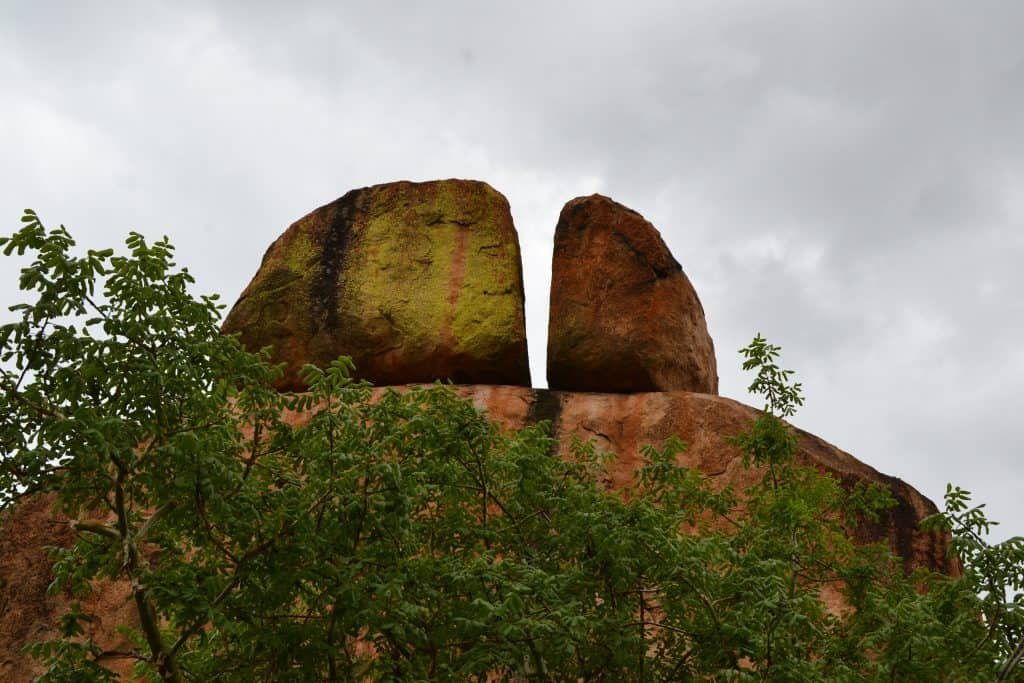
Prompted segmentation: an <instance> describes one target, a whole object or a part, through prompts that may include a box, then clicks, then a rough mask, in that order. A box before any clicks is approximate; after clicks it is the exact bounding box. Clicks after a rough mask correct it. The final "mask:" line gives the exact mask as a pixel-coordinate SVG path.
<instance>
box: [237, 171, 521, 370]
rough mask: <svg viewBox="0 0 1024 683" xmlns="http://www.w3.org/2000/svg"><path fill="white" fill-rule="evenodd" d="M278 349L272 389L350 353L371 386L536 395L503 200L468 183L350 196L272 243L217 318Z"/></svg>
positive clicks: (257, 343) (391, 187)
mask: <svg viewBox="0 0 1024 683" xmlns="http://www.w3.org/2000/svg"><path fill="white" fill-rule="evenodd" d="M223 330H224V332H225V333H228V334H230V333H236V332H237V333H239V334H240V338H241V341H242V343H243V344H244V345H245V346H246V347H247V348H249V349H250V350H256V349H260V348H262V347H264V346H268V345H269V346H273V356H272V358H273V360H274V361H275V362H278V363H281V362H283V363H285V364H286V366H285V373H284V376H283V378H282V379H281V381H280V382H279V388H281V389H286V390H302V389H304V388H305V386H304V384H303V383H302V381H301V380H300V379H299V369H300V368H301V367H302V366H303V365H304V364H305V363H313V364H315V365H319V366H325V365H326V364H328V363H329V362H330V361H331V360H333V359H335V358H337V357H338V356H339V355H348V356H351V357H352V359H353V361H355V365H356V376H357V377H360V378H365V379H368V380H370V381H371V382H373V383H374V384H378V385H384V384H408V383H415V382H432V381H434V380H451V381H453V382H455V383H458V384H513V385H521V386H529V385H530V369H529V361H528V358H527V349H526V325H525V316H524V311H523V276H522V264H521V260H520V255H519V240H518V237H517V235H516V230H515V227H514V226H513V223H512V215H511V213H510V212H509V206H508V201H507V200H506V199H505V197H504V196H502V195H501V194H500V193H499V192H497V191H496V190H495V189H494V188H492V187H491V186H490V185H488V184H486V183H482V182H478V181H472V180H439V181H434V182H427V183H411V182H404V181H403V182H396V183H389V184H385V185H376V186H373V187H367V188H363V189H359V190H353V191H351V192H349V193H348V194H346V195H345V196H344V197H342V198H340V199H338V200H336V201H334V202H331V203H330V204H327V205H326V206H322V207H320V208H319V209H317V210H315V211H313V212H312V213H310V214H309V215H308V216H305V217H304V218H301V219H299V220H298V221H296V222H295V223H294V224H293V225H292V226H291V227H289V228H288V230H287V231H285V233H284V234H283V235H281V237H279V238H278V239H277V241H276V242H274V243H273V244H272V245H271V246H270V249H269V250H268V251H267V253H266V255H265V256H264V257H263V263H262V265H261V266H260V269H259V271H258V272H257V273H256V276H255V277H254V278H253V279H252V282H250V283H249V286H248V287H247V288H246V289H245V291H244V292H242V295H241V297H240V298H239V300H238V302H237V303H236V304H235V306H234V308H233V309H232V310H231V312H230V313H229V314H228V317H227V319H226V320H225V322H224V327H223Z"/></svg>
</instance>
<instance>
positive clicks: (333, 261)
mask: <svg viewBox="0 0 1024 683" xmlns="http://www.w3.org/2000/svg"><path fill="white" fill-rule="evenodd" d="M365 189H366V188H362V189H358V190H352V191H350V192H347V193H345V195H344V196H343V197H341V198H340V199H337V200H335V201H333V202H331V203H330V204H328V205H327V206H325V207H323V209H322V210H323V211H329V212H331V215H330V217H329V219H328V224H327V230H326V233H325V234H324V236H323V240H324V243H323V249H322V250H321V251H320V267H319V268H318V269H317V273H316V275H315V277H314V278H313V279H312V282H311V283H310V301H311V302H313V306H314V307H315V308H317V309H319V310H318V311H316V313H317V314H318V315H315V316H314V319H319V320H323V324H324V326H325V327H326V328H327V330H328V331H331V330H334V329H335V328H336V327H337V326H338V294H339V292H340V290H341V287H342V284H343V283H342V282H340V279H341V275H342V272H343V270H344V264H345V253H346V251H347V250H348V245H349V242H350V241H351V237H352V223H353V221H354V220H355V216H356V215H357V212H358V209H359V204H360V199H361V198H362V196H363V191H364V190H365Z"/></svg>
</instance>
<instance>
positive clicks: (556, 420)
mask: <svg viewBox="0 0 1024 683" xmlns="http://www.w3.org/2000/svg"><path fill="white" fill-rule="evenodd" d="M376 391H377V392H378V393H379V392H382V391H384V389H383V388H381V389H377V390H376ZM459 391H460V393H462V394H463V395H464V396H466V397H468V398H470V399H472V400H473V402H474V403H475V404H476V405H477V407H479V408H481V409H484V410H486V411H487V412H488V414H489V415H490V416H491V417H492V418H493V419H495V420H498V421H499V422H501V423H503V424H504V425H506V426H508V427H510V428H517V427H523V426H525V425H528V424H535V423H536V422H539V421H541V420H550V421H551V422H552V426H553V431H554V436H555V437H556V438H557V441H558V454H559V455H562V456H566V455H568V454H569V450H570V447H571V444H572V439H573V437H574V436H579V437H580V438H582V439H595V440H596V441H597V445H598V447H599V448H601V449H604V450H608V451H611V452H614V453H616V454H617V457H616V459H615V460H614V461H613V462H611V463H610V464H609V476H610V480H609V482H608V483H609V485H610V486H612V487H620V486H622V485H623V484H624V483H626V482H628V481H629V480H630V479H631V477H632V476H633V473H634V472H636V470H637V468H638V467H639V466H640V463H641V452H640V449H641V447H642V446H643V445H644V444H648V443H650V444H655V445H660V444H662V443H663V442H664V441H665V439H667V438H668V437H669V436H671V435H677V436H679V438H681V439H682V440H683V441H685V442H686V443H687V444H688V446H689V447H688V448H687V450H686V451H685V452H684V453H682V454H681V455H680V457H679V459H680V462H681V463H682V464H684V465H687V466H689V467H694V468H697V469H699V470H700V471H702V472H704V473H705V474H706V475H708V476H710V477H712V479H713V480H714V482H715V483H716V485H719V486H722V487H724V486H727V485H732V486H733V487H734V488H735V489H736V490H742V489H743V488H744V487H746V486H749V485H751V484H753V483H755V480H756V479H757V478H758V476H759V474H758V472H756V471H754V470H749V469H745V468H743V467H742V464H741V457H742V456H741V454H740V453H739V451H738V450H737V449H736V448H735V447H733V446H732V445H730V444H729V443H728V442H727V440H726V439H727V438H728V437H729V436H732V435H735V434H738V433H740V432H742V431H744V430H745V429H747V428H749V426H750V423H751V421H752V420H753V419H755V418H756V417H757V416H758V414H759V413H758V411H757V410H755V409H754V408H751V407H749V406H745V405H743V404H741V403H738V402H736V401H733V400H730V399H727V398H720V397H717V396H709V395H707V394H694V393H689V392H662V393H643V394H632V395H623V394H597V393H575V392H562V391H547V390H544V389H528V388H525V387H513V386H466V387H460V388H459ZM294 419H295V420H296V421H297V422H302V421H304V420H305V419H306V416H304V415H297V416H294ZM797 459H798V460H799V462H801V463H804V464H811V465H814V466H815V467H817V468H818V469H820V470H821V471H823V472H828V473H831V474H833V475H834V476H836V477H837V478H838V479H839V480H840V481H842V482H844V483H845V484H849V485H853V484H856V483H858V482H864V483H868V482H875V483H879V484H881V485H883V486H885V487H886V488H888V489H889V490H890V491H891V492H892V494H893V497H894V498H895V499H896V501H897V505H896V507H895V508H893V509H892V510H890V511H889V512H887V513H886V514H884V515H882V517H881V518H880V519H879V521H878V523H877V524H875V525H873V526H871V527H866V528H862V529H858V530H857V531H856V536H857V538H858V539H859V540H862V541H877V540H886V539H888V542H889V544H890V546H891V548H892V550H893V551H894V552H896V553H898V554H899V555H900V556H902V557H903V559H904V562H905V563H906V567H907V568H908V569H911V568H914V567H928V568H931V569H933V570H936V571H941V572H945V573H948V574H956V573H957V572H958V568H957V567H956V566H955V564H953V563H952V562H951V561H950V560H949V558H948V557H947V555H946V550H947V548H948V540H947V539H946V538H945V537H944V536H942V535H939V534H934V533H925V532H922V531H920V530H919V529H918V522H920V521H921V519H923V518H924V517H926V516H928V515H930V514H933V513H934V512H936V509H935V506H934V505H933V504H932V503H931V501H929V500H928V499H927V498H925V497H924V496H922V495H921V494H920V493H918V492H917V491H916V490H914V489H913V488H912V487H911V486H909V485H907V484H906V483H904V482H902V481H900V480H898V479H894V478H892V477H888V476H886V475H884V474H880V473H879V472H877V471H876V470H874V469H872V468H871V467H868V466H867V465H865V464H864V463H862V462H860V461H858V460H857V459H856V458H854V457H853V456H851V455H849V454H847V453H844V452H843V451H840V450H839V449H838V448H836V447H834V446H832V445H830V444H828V443H826V442H824V441H823V440H821V439H819V438H817V437H816V436H813V435H811V434H808V433H806V432H798V445H797ZM0 525H2V526H3V533H2V534H0V680H5V681H7V680H10V681H27V680H30V679H31V677H32V675H34V674H38V673H39V669H38V667H37V666H36V665H35V663H34V662H33V661H32V660H31V659H30V658H29V657H28V655H27V654H25V653H24V652H22V651H21V648H23V647H24V646H25V645H27V644H28V643H31V642H34V641H36V640H39V639H41V638H43V637H47V636H53V635H55V634H56V631H57V624H58V621H57V618H58V616H59V615H60V614H61V613H62V611H63V609H65V608H66V607H67V605H68V604H69V603H70V602H71V598H70V596H67V595H57V596H47V595H46V587H47V585H48V583H49V581H50V570H49V567H50V560H49V558H48V557H47V555H46V552H45V551H44V550H43V546H46V545H55V544H66V543H68V542H69V541H70V540H71V532H70V530H69V529H68V527H67V523H66V520H64V519H63V518H61V517H60V516H59V515H54V514H53V513H52V512H51V511H50V509H49V500H48V499H43V498H36V499H31V500H29V501H26V502H25V503H23V504H22V505H20V506H19V507H18V508H16V509H15V510H13V511H11V513H10V514H9V515H8V516H6V517H5V518H3V519H0ZM129 594H130V591H129V589H128V586H127V585H126V584H124V583H108V584H105V585H102V586H100V587H99V588H98V590H97V591H95V592H94V593H93V595H92V596H91V597H90V598H89V600H88V602H86V603H84V606H85V607H86V609H87V610H89V611H91V612H94V613H96V614H97V615H98V616H99V620H98V621H96V622H93V624H91V625H90V626H89V628H90V636H91V637H94V638H95V639H97V642H98V643H99V644H100V646H101V647H103V648H105V649H111V650H117V649H125V648H124V647H123V642H122V641H123V639H122V638H121V637H120V636H118V635H117V634H116V633H115V631H114V626H115V625H116V624H118V623H135V616H134V612H133V606H132V603H131V601H130V600H129ZM823 599H824V600H825V601H826V604H828V605H830V606H831V607H832V608H834V609H839V607H840V605H841V598H840V596H839V594H834V595H833V594H825V595H824V596H823ZM105 664H106V665H107V666H109V667H111V668H120V669H121V670H126V669H127V668H128V662H127V660H124V659H118V658H116V657H111V658H110V659H109V660H105Z"/></svg>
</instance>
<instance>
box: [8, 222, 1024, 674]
mask: <svg viewBox="0 0 1024 683" xmlns="http://www.w3.org/2000/svg"><path fill="white" fill-rule="evenodd" d="M22 221H23V227H22V228H21V229H20V230H19V231H17V232H16V233H14V234H13V235H12V236H11V237H9V238H4V239H2V240H0V245H2V246H3V250H4V253H5V254H7V255H10V254H11V253H13V252H17V253H18V254H25V253H28V254H29V255H30V257H31V259H32V260H31V263H30V264H29V265H27V266H26V267H25V268H24V269H22V271H21V277H20V287H21V289H22V290H23V291H24V294H25V303H22V304H20V305H18V306H15V307H14V308H13V309H12V310H13V311H14V312H15V313H16V315H17V319H16V320H15V321H14V322H12V323H10V324H6V325H3V326H2V327H0V359H2V362H3V366H2V369H0V385H2V390H0V504H2V505H5V506H6V505H12V504H16V503H17V501H18V500H19V499H21V498H22V497H24V496H27V495H40V494H43V493H47V492H49V493H51V494H52V495H54V496H55V500H56V505H57V507H58V508H59V509H60V510H61V511H62V512H63V513H64V514H66V515H68V516H69V517H70V519H71V520H72V522H71V523H72V525H73V527H74V529H75V531H76V539H75V542H74V543H73V544H72V545H71V546H70V547H66V548H60V549H57V550H56V551H55V555H54V561H55V563H54V575H55V581H54V583H53V587H52V589H53V590H55V591H69V592H71V593H72V594H76V595H81V594H84V593H87V592H88V591H89V589H90V585H91V583H92V582H93V581H95V580H96V579H99V578H103V577H106V578H110V579H115V580H123V581H126V582H128V583H129V584H130V586H131V590H132V599H133V602H134V605H135V608H136V611H137V615H138V627H137V628H136V629H134V631H133V633H134V643H135V645H134V648H133V649H132V651H131V652H127V653H124V654H125V655H126V656H130V657H132V658H134V659H135V661H136V664H135V673H136V674H137V675H138V676H141V677H145V678H148V679H151V680H162V681H184V680H198V681H209V680H225V681H253V680H268V681H318V680H324V681H341V680H403V681H405V680H407V681H413V680H459V681H461V680H485V679H499V680H588V681H590V680H607V681H642V680H721V681H743V680H785V681H801V680H807V681H818V680H837V681H859V680H882V679H885V680H955V681H970V680H978V681H991V680H994V679H998V680H1024V676H1022V673H1021V669H1020V668H1019V667H1017V665H1018V664H1019V663H1020V660H1021V656H1022V642H1024V540H1022V539H1020V538H1013V539H1010V540H1008V541H1005V542H1003V543H1001V544H996V545H990V544H988V543H987V542H986V540H985V532H986V531H987V529H988V526H989V525H990V524H991V522H989V521H988V520H987V519H986V518H985V516H984V511H983V509H982V506H973V507H972V506H971V504H970V501H969V494H967V492H965V491H962V490H960V489H958V488H955V487H950V489H949V492H948V494H947V497H946V506H947V509H946V512H944V513H942V514H940V515H937V516H935V517H934V518H932V519H930V520H929V521H928V524H930V525H931V527H932V528H935V529H941V530H944V531H946V532H949V533H951V534H952V539H953V541H952V549H953V550H954V551H955V552H956V554H957V555H958V557H959V558H960V560H961V562H962V564H963V575H962V576H960V577H949V576H944V575H940V574H936V573H933V572H930V571H927V570H924V569H921V570H917V571H915V572H913V573H912V574H907V573H906V572H905V570H904V567H903V563H902V561H901V559H900V558H897V557H894V556H893V555H892V554H891V553H890V551H889V549H888V548H887V547H885V546H882V545H858V544H855V543H853V542H852V541H851V539H850V534H849V530H850V529H851V528H852V527H853V526H855V525H857V524H860V523H862V522H864V521H865V520H870V519H872V518H873V517H874V516H876V515H877V514H878V513H879V512H880V511H881V510H883V509H884V508H885V507H886V506H887V505H891V504H892V500H891V498H890V497H889V495H888V493H887V492H886V491H884V490H882V489H878V488H872V487H859V488H854V489H848V488H844V487H843V486H841V485H840V484H839V482H837V481H836V480H835V479H834V478H831V477H829V476H826V475H822V474H820V473H819V472H818V471H817V470H815V469H813V468H809V467H805V466H801V465H799V464H798V463H797V462H796V460H795V458H794V447H795V437H794V435H793V433H792V430H791V428H790V427H789V426H788V425H787V424H786V423H785V422H784V421H783V419H782V418H784V417H789V416H791V415H793V414H794V412H795V410H796V408H797V407H798V406H799V405H800V404H801V403H802V401H803V398H802V394H801V391H800V385H799V384H798V383H793V382H792V374H791V373H790V372H789V371H788V370H782V369H781V368H780V367H779V366H778V364H777V362H778V357H779V349H778V347H776V346H773V345H771V344H769V343H768V342H767V341H765V340H764V339H763V338H761V337H760V336H758V337H756V338H755V339H754V341H753V342H752V343H751V345H750V346H748V347H747V348H746V349H744V350H743V351H742V354H743V363H744V368H745V369H747V370H750V371H753V372H755V379H754V381H753V384H752V385H751V389H752V391H754V392H756V393H759V394H760V395H762V396H763V397H764V399H765V410H764V412H763V415H762V416H761V417H760V418H759V419H758V420H756V421H755V422H753V423H752V424H751V425H750V428H749V430H747V431H746V432H745V433H742V434H738V435H736V437H735V440H734V444H735V445H736V446H737V447H738V448H740V449H741V450H742V452H743V453H744V456H745V458H744V460H745V462H744V465H745V466H747V467H751V468H756V470H757V472H759V473H760V474H761V476H760V478H759V481H758V483H757V484H756V485H754V486H753V487H751V488H749V489H747V490H743V491H733V490H730V489H725V490H718V489H716V488H715V487H713V486H712V485H711V484H710V482H709V480H708V479H707V478H706V477H705V476H703V475H702V474H701V473H700V472H698V471H695V470H692V469H687V468H684V467H681V466H680V465H678V464H677V456H678V454H679V453H680V452H681V451H682V450H683V449H685V447H686V446H685V444H683V443H682V442H680V441H678V440H675V439H673V440H670V441H669V442H667V443H665V444H654V445H651V446H649V447H647V448H646V449H645V451H644V458H645V460H644V464H643V466H642V467H641V468H640V469H639V470H638V471H637V472H636V473H635V478H634V481H633V482H632V483H631V484H630V485H628V486H627V487H626V489H624V490H620V491H609V490H607V487H606V486H605V484H604V483H603V474H604V472H605V470H604V466H605V463H606V462H607V461H608V458H611V457H614V455H613V454H606V453H601V452H598V451H597V450H596V448H595V447H594V445H593V444H592V443H584V442H577V443H575V444H574V447H573V450H572V457H569V458H565V459H562V458H557V457H552V456H551V455H550V452H551V451H552V448H551V447H552V441H551V437H550V435H549V433H548V429H547V425H546V424H544V423H542V424H540V425H537V426H533V427H528V428H526V429H523V430H520V431H509V430H504V429H502V428H500V427H499V426H498V425H496V424H495V423H493V422H491V421H490V420H489V419H488V418H487V416H486V415H485V414H482V413H481V412H480V411H478V410H477V409H476V408H474V407H473V405H472V404H471V403H470V402H468V401H466V400H464V399H461V398H459V397H458V396H457V395H456V393H455V392H454V391H452V389H451V388H450V387H448V386H444V385H436V386H433V387H424V388H409V389H408V390H404V391H396V390H387V391H384V392H383V394H382V395H381V396H380V397H379V398H377V399H374V400H371V398H372V397H371V390H370V387H369V386H368V385H367V384H365V383H362V382H355V381H353V380H352V379H351V372H350V371H351V363H350V361H348V360H347V359H345V358H341V359H338V360H337V361H335V362H334V363H333V364H331V365H330V367H327V368H323V369H318V368H315V367H312V366H307V367H306V368H305V370H304V372H305V379H306V380H307V381H308V383H309V385H310V387H311V388H310V391H309V392H308V393H303V394H288V393H279V392H277V391H275V390H274V389H273V388H272V382H273V380H274V378H275V377H276V376H277V373H279V372H280V369H279V368H277V367H274V366H273V365H271V364H269V363H268V361H267V359H268V357H269V356H268V353H267V352H266V350H264V351H263V352H261V353H249V352H247V351H246V350H245V349H243V348H242V347H241V346H240V345H239V343H238V342H237V340H236V339H234V338H232V337H225V336H222V335H221V334H220V333H219V329H218V321H219V318H220V311H221V306H220V304H219V303H218V301H217V298H216V297H213V296H200V297H195V296H194V295H193V294H192V292H191V290H192V286H193V280H192V277H191V276H190V275H189V273H188V272H187V270H184V269H179V268H178V267H177V266H176V265H175V264H174V262H173V248H172V246H171V245H170V243H169V242H168V240H167V239H166V238H165V239H163V240H161V241H158V242H155V243H150V242H148V241H147V240H146V239H144V238H143V237H142V236H141V235H139V234H135V233H132V234H131V235H130V236H129V237H128V239H127V240H126V247H127V249H126V251H124V253H118V254H115V252H114V251H113V250H110V249H104V250H89V251H85V252H84V253H83V252H80V251H76V249H75V243H74V241H73V240H72V238H71V236H70V234H69V233H68V232H67V231H66V230H65V229H64V228H63V227H60V228H58V229H55V230H47V229H46V228H44V226H43V225H42V223H41V222H40V220H39V218H38V217H37V216H36V215H35V214H34V213H33V212H31V211H27V212H26V214H25V216H24V217H23V219H22ZM297 416H300V417H297ZM826 591H832V592H834V593H837V594H839V595H841V596H842V597H843V599H844V602H845V604H846V605H848V607H849V609H846V610H841V611H836V610H830V609H828V608H827V607H826V604H825V602H824V600H823V595H824V593H825V592H826ZM88 618H89V615H88V614H86V613H85V612H84V611H83V610H82V609H81V607H80V605H77V604H74V605H73V606H72V609H71V610H70V611H69V613H68V614H66V615H65V616H64V617H63V618H62V620H61V627H62V635H61V636H60V637H58V638H56V639H54V640H52V641H48V642H44V643H39V644H36V645H34V646H33V648H32V652H33V654H34V655H35V656H36V657H37V658H38V659H39V661H40V662H41V663H42V665H43V666H44V667H45V669H46V671H45V673H44V674H43V676H42V678H41V680H44V681H104V680H112V679H113V674H111V672H109V671H108V670H107V669H106V668H104V667H103V666H102V664H101V662H100V661H99V659H98V658H99V655H100V652H99V650H98V648H97V647H96V645H95V644H94V643H92V642H91V641H89V640H88V639H87V638H85V637H84V635H83V633H84V631H83V629H82V623H83V621H84V620H85V619H88ZM489 677H490V678H489Z"/></svg>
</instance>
